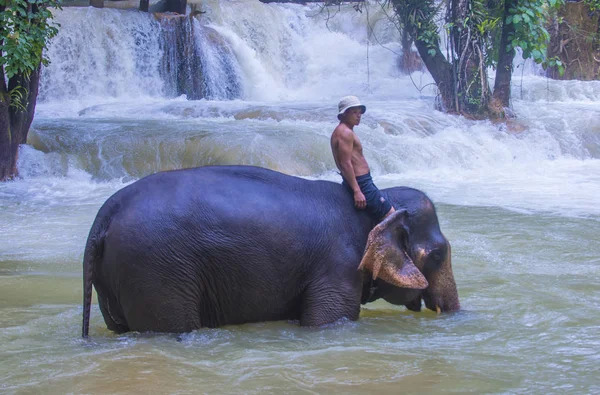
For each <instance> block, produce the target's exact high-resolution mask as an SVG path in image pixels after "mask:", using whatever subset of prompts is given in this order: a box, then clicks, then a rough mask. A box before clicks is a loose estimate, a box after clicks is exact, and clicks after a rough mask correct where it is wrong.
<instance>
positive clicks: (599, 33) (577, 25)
mask: <svg viewBox="0 0 600 395" xmlns="http://www.w3.org/2000/svg"><path fill="white" fill-rule="evenodd" d="M550 32H551V35H550V36H551V37H550V44H549V45H548V57H549V58H552V57H555V56H556V57H558V58H559V59H560V60H561V62H562V64H563V65H564V67H565V73H564V75H560V73H559V71H558V69H557V68H556V67H550V68H548V70H547V71H546V73H547V75H548V77H550V78H554V79H562V80H572V79H577V80H582V81H591V80H598V79H600V12H599V11H592V10H591V9H590V7H589V5H588V4H586V3H585V2H579V3H571V2H568V3H565V4H563V5H562V6H561V8H560V11H559V12H558V20H555V21H554V23H553V26H552V29H550Z"/></svg>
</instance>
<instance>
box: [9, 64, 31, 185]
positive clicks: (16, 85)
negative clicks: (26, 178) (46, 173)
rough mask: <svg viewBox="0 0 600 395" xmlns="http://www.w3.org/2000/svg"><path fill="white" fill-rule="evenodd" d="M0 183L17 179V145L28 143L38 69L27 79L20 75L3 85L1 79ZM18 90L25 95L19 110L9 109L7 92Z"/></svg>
mask: <svg viewBox="0 0 600 395" xmlns="http://www.w3.org/2000/svg"><path fill="white" fill-rule="evenodd" d="M0 77H1V78H0V181H5V180H8V179H11V178H13V177H15V176H17V175H18V172H17V159H18V154H19V145H21V144H25V143H26V142H27V134H28V133H29V127H30V126H31V123H32V122H33V116H34V114H35V104H36V100H37V95H38V87H39V82H40V65H38V67H37V68H36V69H35V70H34V71H33V72H32V73H31V75H30V76H29V78H26V77H25V76H24V75H22V74H19V75H16V76H14V77H13V78H11V79H10V80H9V81H8V86H6V85H5V83H4V76H3V75H2V76H0ZM15 89H19V90H22V91H26V92H27V96H26V98H25V100H23V102H22V106H24V108H23V107H20V106H16V105H15V103H12V104H13V105H11V98H10V94H9V92H11V91H14V90H15Z"/></svg>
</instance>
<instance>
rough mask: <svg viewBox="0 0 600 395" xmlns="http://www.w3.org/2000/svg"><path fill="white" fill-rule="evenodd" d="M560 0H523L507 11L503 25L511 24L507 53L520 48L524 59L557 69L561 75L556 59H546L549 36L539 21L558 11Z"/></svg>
mask: <svg viewBox="0 0 600 395" xmlns="http://www.w3.org/2000/svg"><path fill="white" fill-rule="evenodd" d="M562 4H563V1H562V0H525V1H519V3H518V5H516V6H513V7H511V8H510V9H509V12H508V16H506V19H505V23H506V24H512V25H513V27H514V33H513V34H512V35H511V36H510V37H509V44H508V47H507V48H506V50H507V51H510V50H512V49H515V48H517V47H519V48H521V50H522V51H523V58H524V59H532V60H533V61H534V62H536V63H537V64H541V65H542V67H544V68H547V67H549V66H550V67H557V69H558V71H559V73H560V74H561V75H563V74H564V66H563V64H562V62H561V61H560V60H559V59H558V58H551V59H549V58H547V57H546V50H547V45H548V42H549V41H550V34H549V33H548V31H547V30H546V28H545V27H544V24H543V23H540V21H544V20H546V15H548V12H549V11H552V10H556V9H558V8H559V7H560V6H561V5H562Z"/></svg>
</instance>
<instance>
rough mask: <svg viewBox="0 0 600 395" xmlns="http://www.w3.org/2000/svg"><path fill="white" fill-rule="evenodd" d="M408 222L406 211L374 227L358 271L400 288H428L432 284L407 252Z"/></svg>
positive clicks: (392, 215)
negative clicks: (369, 273)
mask: <svg viewBox="0 0 600 395" xmlns="http://www.w3.org/2000/svg"><path fill="white" fill-rule="evenodd" d="M407 222H408V213H407V211H406V210H397V211H395V212H394V213H392V214H391V215H390V216H388V217H387V218H386V219H384V220H383V221H382V222H381V223H379V224H378V225H377V226H376V227H375V228H373V230H372V231H371V233H369V238H368V240H367V246H366V248H365V254H364V255H363V258H362V261H361V262H360V265H359V266H358V269H359V270H361V269H366V270H368V271H370V272H371V273H373V280H375V279H377V277H379V278H381V279H382V280H383V281H385V282H387V283H389V284H392V285H394V286H396V287H399V288H412V289H425V288H427V287H428V286H429V283H428V282H427V280H426V279H425V277H424V276H423V274H422V273H421V271H420V270H419V269H418V268H417V267H416V266H415V264H414V263H413V261H412V260H411V259H410V257H409V256H408V254H407V252H406V247H405V246H406V245H407V244H408V230H407V229H408V227H407Z"/></svg>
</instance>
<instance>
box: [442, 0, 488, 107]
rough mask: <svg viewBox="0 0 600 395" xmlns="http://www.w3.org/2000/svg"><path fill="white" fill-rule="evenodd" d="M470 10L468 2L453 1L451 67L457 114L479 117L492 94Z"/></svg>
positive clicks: (451, 12)
mask: <svg viewBox="0 0 600 395" xmlns="http://www.w3.org/2000/svg"><path fill="white" fill-rule="evenodd" d="M471 7H472V4H471V0H452V2H451V9H450V16H451V21H452V23H453V27H452V29H451V31H450V40H451V41H452V46H453V49H454V55H455V57H456V59H454V61H453V65H454V70H455V71H454V78H455V79H456V88H455V89H456V92H457V98H456V101H457V102H458V108H459V110H458V112H460V113H462V114H468V115H472V116H475V117H478V118H479V117H482V116H483V114H484V113H487V111H488V103H489V102H490V96H491V95H490V89H489V83H488V79H487V68H486V66H485V61H484V55H483V49H482V44H481V40H480V37H479V36H478V33H477V31H476V28H475V27H473V26H471V25H472V23H471V21H470V17H471Z"/></svg>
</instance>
